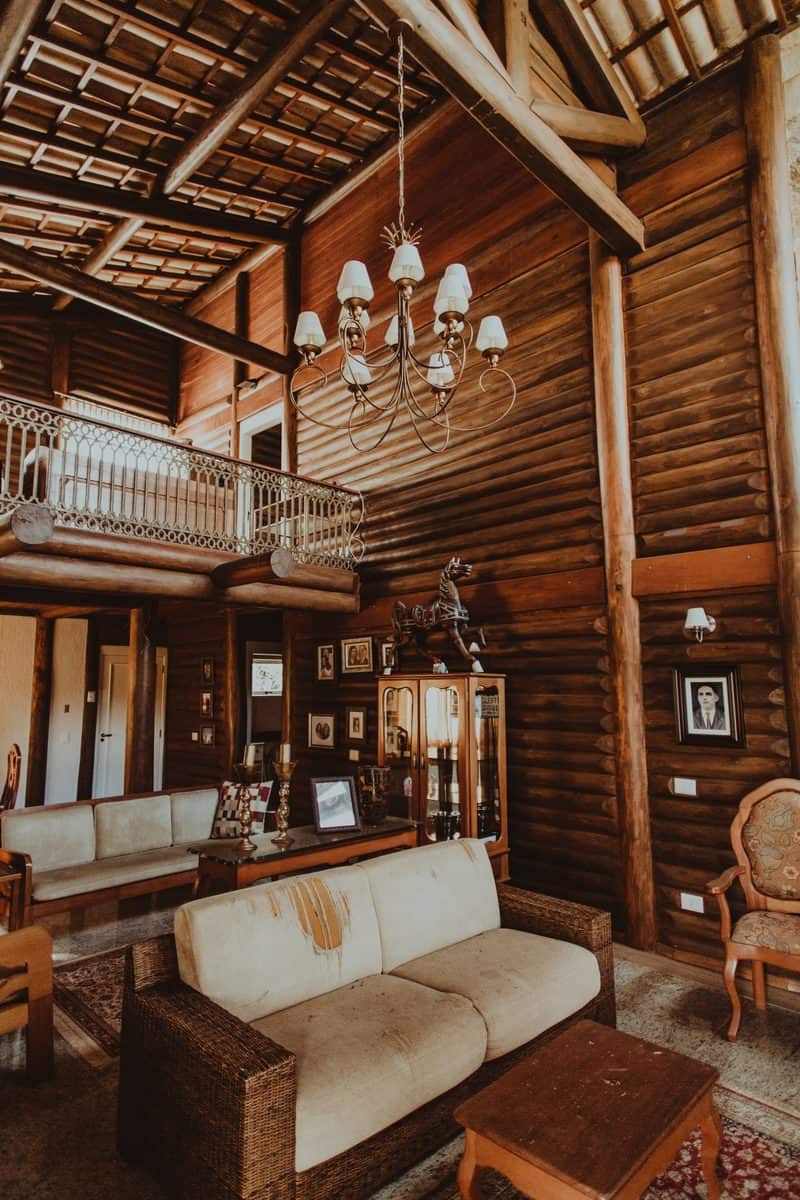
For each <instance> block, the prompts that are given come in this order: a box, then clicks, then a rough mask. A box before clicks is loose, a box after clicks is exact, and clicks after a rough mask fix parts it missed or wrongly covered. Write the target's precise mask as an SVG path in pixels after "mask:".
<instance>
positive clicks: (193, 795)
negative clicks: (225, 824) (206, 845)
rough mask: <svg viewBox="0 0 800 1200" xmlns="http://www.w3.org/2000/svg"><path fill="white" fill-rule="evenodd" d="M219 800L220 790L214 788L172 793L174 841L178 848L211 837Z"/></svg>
mask: <svg viewBox="0 0 800 1200" xmlns="http://www.w3.org/2000/svg"><path fill="white" fill-rule="evenodd" d="M218 799H219V788H214V787H211V788H193V789H192V790H191V791H190V792H173V793H172V797H171V800H172V840H173V842H174V843H175V845H176V846H179V845H181V844H182V843H185V842H204V841H205V840H206V839H207V838H210V837H211V826H212V825H213V823H214V813H215V812H216V811H217V800H218Z"/></svg>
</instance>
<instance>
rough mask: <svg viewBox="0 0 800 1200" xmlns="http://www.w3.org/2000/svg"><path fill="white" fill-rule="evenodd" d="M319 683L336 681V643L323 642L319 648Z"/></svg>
mask: <svg viewBox="0 0 800 1200" xmlns="http://www.w3.org/2000/svg"><path fill="white" fill-rule="evenodd" d="M316 678H317V683H335V681H336V643H335V642H321V643H320V645H319V646H317V676H316Z"/></svg>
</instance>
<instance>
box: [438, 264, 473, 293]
mask: <svg viewBox="0 0 800 1200" xmlns="http://www.w3.org/2000/svg"><path fill="white" fill-rule="evenodd" d="M448 276H449V277H450V278H451V279H452V280H455V281H456V282H457V283H458V285H459V287H460V288H461V291H462V292H464V294H465V295H466V297H467V299H468V300H471V299H472V284H471V283H470V281H469V274H468V272H467V268H466V267H465V266H464V264H463V263H450V266H449V267H446V268H445V272H444V277H445V279H447V278H448Z"/></svg>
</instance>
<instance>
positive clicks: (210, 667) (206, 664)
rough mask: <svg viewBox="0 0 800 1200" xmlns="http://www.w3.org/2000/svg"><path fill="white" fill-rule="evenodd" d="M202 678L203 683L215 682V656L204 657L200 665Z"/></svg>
mask: <svg viewBox="0 0 800 1200" xmlns="http://www.w3.org/2000/svg"><path fill="white" fill-rule="evenodd" d="M200 679H201V680H202V682H203V683H206V684H208V683H213V682H214V660H213V658H204V659H203V662H202V665H201V667H200Z"/></svg>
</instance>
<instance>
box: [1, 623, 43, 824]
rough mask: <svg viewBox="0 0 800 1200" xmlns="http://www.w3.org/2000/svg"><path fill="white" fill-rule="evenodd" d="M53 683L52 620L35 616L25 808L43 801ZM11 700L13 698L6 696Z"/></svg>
mask: <svg viewBox="0 0 800 1200" xmlns="http://www.w3.org/2000/svg"><path fill="white" fill-rule="evenodd" d="M52 685H53V620H52V618H51V617H37V618H36V641H35V643H34V648H33V688H32V690H31V727H30V734H29V736H28V772H27V780H26V784H25V807H26V808H32V807H35V806H36V805H40V804H44V789H45V781H46V779H47V741H48V734H49V732H50V695H51V692H52ZM6 702H7V703H13V697H7V698H6Z"/></svg>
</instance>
